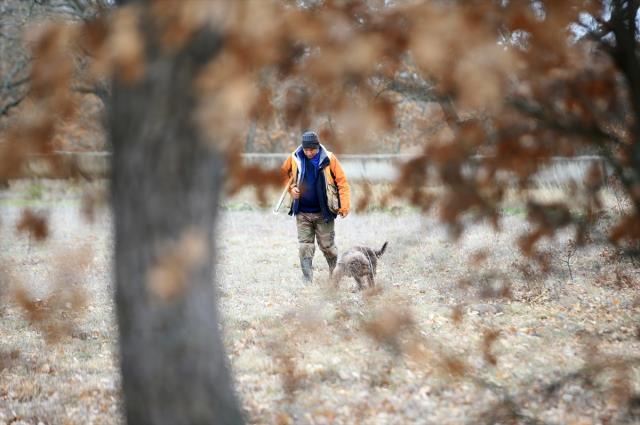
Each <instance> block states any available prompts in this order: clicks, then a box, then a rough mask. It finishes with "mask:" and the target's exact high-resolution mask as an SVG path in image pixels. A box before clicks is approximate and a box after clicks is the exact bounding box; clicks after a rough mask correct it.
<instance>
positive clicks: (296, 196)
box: [291, 186, 300, 199]
mask: <svg viewBox="0 0 640 425" xmlns="http://www.w3.org/2000/svg"><path fill="white" fill-rule="evenodd" d="M291 196H293V199H300V189H298V186H294V187H293V189H291Z"/></svg>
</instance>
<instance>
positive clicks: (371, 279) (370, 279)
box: [367, 274, 376, 288]
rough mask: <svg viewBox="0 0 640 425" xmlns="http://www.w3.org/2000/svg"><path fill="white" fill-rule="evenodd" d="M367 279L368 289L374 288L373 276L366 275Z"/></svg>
mask: <svg viewBox="0 0 640 425" xmlns="http://www.w3.org/2000/svg"><path fill="white" fill-rule="evenodd" d="M367 279H368V280H369V288H373V287H374V286H376V283H375V281H374V280H373V274H368V275H367Z"/></svg>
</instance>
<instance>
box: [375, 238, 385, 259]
mask: <svg viewBox="0 0 640 425" xmlns="http://www.w3.org/2000/svg"><path fill="white" fill-rule="evenodd" d="M387 243H388V242H385V243H384V244H382V248H380V250H379V251H376V257H381V256H382V254H384V251H385V249H387Z"/></svg>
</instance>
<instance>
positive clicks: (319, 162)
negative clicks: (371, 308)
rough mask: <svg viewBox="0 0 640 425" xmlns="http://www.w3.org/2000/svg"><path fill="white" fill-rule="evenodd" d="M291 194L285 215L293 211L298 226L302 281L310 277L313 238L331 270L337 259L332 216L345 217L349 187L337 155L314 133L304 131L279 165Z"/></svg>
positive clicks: (309, 280)
mask: <svg viewBox="0 0 640 425" xmlns="http://www.w3.org/2000/svg"><path fill="white" fill-rule="evenodd" d="M281 170H282V173H283V176H285V178H286V179H287V180H288V183H287V184H288V190H289V194H290V195H291V198H292V201H293V202H292V204H291V207H290V209H289V215H295V217H296V227H297V229H298V242H299V255H300V267H301V268H302V277H303V282H304V283H311V282H312V281H313V269H312V266H313V254H314V252H315V239H317V240H318V246H319V247H320V250H321V251H322V253H323V254H324V257H325V258H326V259H327V264H329V273H333V269H334V268H335V266H336V261H337V259H338V248H337V247H336V244H335V240H334V239H335V232H334V220H335V218H336V217H337V216H338V215H340V216H341V217H346V216H347V214H349V208H350V202H351V198H350V189H349V184H348V183H347V177H346V176H345V174H344V171H343V170H342V166H341V165H340V162H338V159H337V158H336V157H335V155H333V154H332V153H331V152H329V151H328V150H327V149H326V148H325V147H324V146H322V145H321V144H320V141H319V139H318V135H317V134H316V133H314V132H313V131H307V132H305V133H304V134H303V135H302V143H301V145H300V146H298V148H297V149H296V150H295V151H293V152H292V153H291V155H290V156H289V157H288V158H287V159H286V160H285V161H284V164H283V165H282V169H281Z"/></svg>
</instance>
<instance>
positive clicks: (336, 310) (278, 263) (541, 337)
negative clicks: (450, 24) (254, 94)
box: [0, 184, 640, 424]
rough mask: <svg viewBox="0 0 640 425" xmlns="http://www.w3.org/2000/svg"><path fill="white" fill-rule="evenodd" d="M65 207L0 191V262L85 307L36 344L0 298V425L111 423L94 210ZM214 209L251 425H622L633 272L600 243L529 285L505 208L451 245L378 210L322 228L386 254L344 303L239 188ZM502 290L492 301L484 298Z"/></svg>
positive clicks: (427, 224)
mask: <svg viewBox="0 0 640 425" xmlns="http://www.w3.org/2000/svg"><path fill="white" fill-rule="evenodd" d="M34 193H35V194H36V195H37V196H38V199H32V198H33V196H34V195H33V194H34ZM376 196H378V195H376ZM548 196H551V195H548ZM274 197H275V196H272V197H270V199H273V198H274ZM81 199H82V188H81V187H76V188H69V187H66V186H64V185H61V186H59V187H53V186H51V185H45V187H44V188H43V189H42V190H36V189H33V190H29V186H28V185H26V184H25V185H22V186H16V187H12V188H11V190H9V191H6V192H4V193H3V194H2V196H0V264H2V265H3V267H4V268H5V269H7V270H11V271H13V273H14V275H15V276H16V278H18V279H19V280H21V281H22V282H23V284H24V286H25V287H27V288H29V290H31V291H32V293H33V297H34V298H37V299H40V300H46V299H47V294H48V291H49V290H50V289H51V287H52V286H53V287H55V285H56V282H67V283H68V284H69V285H73V287H74V288H76V289H78V291H81V292H83V293H85V294H86V302H85V303H84V304H82V307H81V308H77V309H73V308H72V306H71V305H67V304H70V302H67V303H65V302H63V303H62V306H61V309H60V312H59V313H60V314H61V315H66V316H67V318H68V319H69V321H70V322H71V323H73V326H72V327H71V328H69V329H65V330H64V332H63V334H62V339H60V340H59V341H58V342H56V343H47V342H46V340H45V336H46V335H48V334H47V333H46V331H47V329H43V328H42V327H37V326H35V327H34V326H32V325H30V324H29V321H28V320H27V319H28V317H27V315H26V314H25V310H24V309H23V308H21V307H20V306H19V305H18V304H17V303H16V302H15V299H14V297H12V296H11V293H10V291H8V290H7V287H6V285H3V286H2V289H3V292H2V293H1V294H0V296H2V297H3V303H2V306H3V307H2V309H1V310H0V312H1V313H0V314H1V316H0V317H1V320H0V336H1V338H0V341H2V345H1V346H0V424H3V423H28V424H31V423H33V424H37V423H39V422H42V423H47V424H76V423H77V424H80V423H82V424H84V423H97V424H100V423H105V424H113V423H120V422H122V421H121V418H120V407H119V406H120V392H119V383H118V369H117V345H116V329H115V323H114V317H113V308H114V306H113V302H112V281H111V273H110V270H111V260H112V254H111V251H110V249H111V246H112V235H111V219H110V216H109V215H108V213H107V212H105V211H100V212H99V213H98V214H97V215H96V216H95V217H94V221H93V222H88V221H86V219H85V218H84V216H83V215H82V214H81V212H80V211H79V206H80V205H81V204H82V201H81ZM61 200H62V201H63V202H60V201H61ZM27 201H28V202H30V203H29V205H31V206H33V207H34V208H45V207H47V208H49V209H48V211H49V212H48V214H49V215H50V219H51V223H52V234H51V237H50V238H49V239H48V240H47V242H45V243H44V244H36V243H35V242H34V241H30V240H29V239H27V238H25V237H24V236H22V235H19V234H16V232H15V223H16V221H17V220H18V219H19V216H20V211H21V209H22V208H23V202H27ZM224 206H225V208H224V211H223V214H222V216H221V220H220V223H219V228H218V232H217V234H218V240H219V255H218V258H217V260H218V268H217V272H216V277H215V281H216V283H217V285H218V286H219V288H220V292H219V293H220V303H221V311H222V316H223V329H224V334H225V342H226V346H227V350H228V353H229V356H230V359H231V364H232V367H233V371H234V377H235V381H236V386H237V389H238V391H239V394H240V397H241V399H242V403H243V406H244V408H245V410H246V412H247V417H248V420H249V422H250V423H260V424H271V423H283V424H284V423H296V424H322V423H327V424H329V423H345V424H347V423H364V424H405V423H420V424H423V423H427V424H460V423H469V424H475V423H507V422H508V420H507V419H505V417H506V416H508V415H514V414H515V415H520V416H518V417H519V419H517V420H516V423H526V418H527V417H535V418H538V419H540V420H541V421H543V422H546V423H554V424H568V423H575V424H591V423H594V424H605V423H634V422H638V421H639V419H638V418H639V417H638V416H634V415H635V414H637V412H635V410H634V409H636V406H635V404H634V402H631V403H629V400H630V399H631V400H632V401H633V400H634V398H633V397H637V396H636V395H635V394H638V392H639V390H640V387H639V385H640V375H639V372H640V369H638V367H637V366H635V365H634V366H633V367H626V364H625V367H623V366H619V365H622V363H623V362H625V361H627V360H628V359H632V358H636V357H638V356H640V351H639V350H640V341H639V340H638V337H637V329H638V318H639V313H640V311H639V310H638V303H637V299H636V293H637V286H634V285H635V284H634V280H633V279H635V281H637V277H638V269H637V268H633V266H632V265H630V264H626V263H624V264H622V266H623V268H622V272H621V271H620V270H621V269H620V264H619V263H616V262H614V261H612V260H611V258H610V256H608V255H607V253H606V252H603V247H602V246H597V245H596V246H594V247H591V248H588V249H580V250H578V251H576V252H575V253H573V254H572V255H569V254H570V253H571V252H572V250H571V248H570V247H569V246H568V245H567V242H568V240H569V238H570V236H571V235H570V234H563V235H560V236H559V237H558V238H557V239H556V240H553V241H549V242H548V243H547V244H546V248H547V249H548V252H549V258H550V265H551V270H550V272H549V273H548V274H546V275H544V274H542V273H541V271H540V270H539V269H537V268H535V267H533V266H531V265H529V264H527V263H526V262H523V260H522V259H521V258H520V257H519V255H518V253H517V249H515V248H514V245H513V240H514V239H515V238H516V237H517V236H518V235H519V234H520V233H521V232H523V231H525V230H526V228H527V224H526V222H525V221H524V219H523V216H522V214H520V213H519V211H521V209H518V208H520V207H519V206H518V204H517V203H516V202H514V203H513V204H512V205H509V206H506V207H505V213H506V214H505V216H504V218H503V223H502V224H503V226H502V229H503V230H502V232H500V233H494V232H493V231H492V229H491V228H490V227H489V226H487V225H484V224H477V225H473V226H472V228H471V229H470V231H469V232H467V233H466V234H465V235H464V236H463V237H462V238H461V239H460V240H459V241H457V242H452V241H450V240H449V239H448V237H447V233H446V230H445V229H444V228H443V227H442V226H441V225H440V224H438V222H437V221H436V220H435V219H434V218H432V217H423V216H421V215H419V214H417V213H416V212H415V211H413V210H412V209H411V208H407V207H406V206H403V205H401V204H392V205H389V206H387V207H386V208H384V209H377V210H376V208H370V209H369V211H368V212H362V213H354V214H352V215H350V216H349V217H347V218H346V219H340V220H338V221H337V223H336V240H337V244H338V246H339V248H340V249H346V248H347V247H349V246H352V245H359V244H363V245H370V246H373V247H379V246H380V245H381V244H382V243H383V242H384V241H389V247H388V250H387V253H386V254H385V255H384V256H383V257H382V258H381V260H380V263H379V267H378V287H377V288H376V289H375V290H370V291H365V292H354V291H353V290H354V288H355V285H354V282H353V281H349V280H345V281H344V282H343V283H342V286H341V288H340V289H339V290H338V291H334V290H332V289H331V288H330V287H329V286H328V285H327V280H328V273H327V266H326V263H325V262H324V259H323V258H322V255H321V253H320V252H319V251H316V256H315V261H314V267H315V283H314V285H312V286H303V285H302V283H301V279H300V277H301V272H300V268H299V265H298V259H297V244H296V235H295V224H294V221H293V219H291V218H290V217H288V216H286V215H274V214H272V213H271V212H270V210H268V209H266V210H262V209H259V208H256V207H255V205H254V202H253V201H252V200H251V197H250V195H249V194H247V193H244V192H243V193H241V194H238V195H237V196H236V197H235V198H233V199H230V200H227V201H225V203H224ZM509 208H513V210H509ZM78 247H81V248H82V249H83V252H84V253H85V260H86V261H87V262H88V265H87V267H86V268H84V269H83V270H84V272H82V273H77V272H76V273H75V274H74V275H71V276H70V275H67V274H65V275H63V276H62V277H61V276H60V274H59V273H56V271H55V270H54V269H53V265H55V264H60V258H61V257H62V258H64V257H65V256H66V254H67V253H68V252H70V250H73V249H77V248H78ZM479 257H486V260H485V261H484V262H481V263H480V262H477V261H475V260H476V259H477V258H479ZM569 267H570V268H571V273H570V272H569ZM621 273H623V276H630V279H631V280H629V279H623V278H621V277H620V276H621ZM505 284H508V285H509V287H510V289H511V295H510V296H509V297H506V298H495V297H491V296H489V295H491V294H493V293H499V292H500V289H501V288H502V286H503V285H505ZM62 287H64V286H62ZM78 312H79V313H80V314H78ZM629 361H631V360H629ZM603 365H604V366H603ZM607 365H608V366H607ZM618 366H619V367H618ZM572 373H573V375H571V374H572ZM564 376H566V377H567V378H566V380H565V381H563V382H562V385H558V386H550V384H552V383H554V382H556V381H557V380H558V379H561V377H564ZM501 415H502V416H501Z"/></svg>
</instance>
